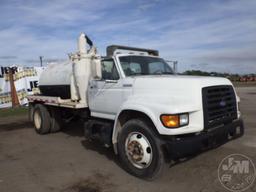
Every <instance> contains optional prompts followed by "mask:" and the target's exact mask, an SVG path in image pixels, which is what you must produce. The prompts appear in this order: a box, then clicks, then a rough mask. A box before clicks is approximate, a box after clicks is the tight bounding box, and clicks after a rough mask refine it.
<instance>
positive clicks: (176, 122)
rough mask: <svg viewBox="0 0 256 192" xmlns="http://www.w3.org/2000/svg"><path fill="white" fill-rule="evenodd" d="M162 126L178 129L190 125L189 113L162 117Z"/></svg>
mask: <svg viewBox="0 0 256 192" xmlns="http://www.w3.org/2000/svg"><path fill="white" fill-rule="evenodd" d="M160 119H161V122H162V124H163V125H164V126H165V127H167V128H178V127H182V126H185V125H188V123H189V116H188V113H183V114H175V115H161V116H160Z"/></svg>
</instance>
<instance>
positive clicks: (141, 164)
mask: <svg viewBox="0 0 256 192" xmlns="http://www.w3.org/2000/svg"><path fill="white" fill-rule="evenodd" d="M125 149H126V155H127V157H128V160H129V161H130V162H131V163H132V165H134V166H135V167H137V168H139V169H143V168H146V167H148V166H149V165H150V164H151V161H152V157H153V153H152V147H151V144H150V143H149V141H148V139H147V138H146V137H145V136H144V135H143V134H141V133H138V132H132V133H130V134H129V135H128V137H127V139H126V142H125Z"/></svg>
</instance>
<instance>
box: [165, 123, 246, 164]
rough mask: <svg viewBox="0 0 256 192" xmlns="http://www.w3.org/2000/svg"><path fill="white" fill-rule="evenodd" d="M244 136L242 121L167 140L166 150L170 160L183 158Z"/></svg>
mask: <svg viewBox="0 0 256 192" xmlns="http://www.w3.org/2000/svg"><path fill="white" fill-rule="evenodd" d="M243 134H244V125H243V121H242V119H238V120H235V121H233V122H232V123H229V124H226V125H222V126H220V127H217V128H214V129H210V130H207V131H202V132H200V133H197V134H187V135H179V136H175V137H172V138H168V139H167V138H165V139H164V142H165V149H166V150H167V153H168V155H169V157H170V158H174V159H176V158H182V157H186V156H189V155H194V154H196V153H199V152H202V151H204V150H207V149H211V148H214V147H218V146H220V145H222V144H224V143H226V142H227V141H230V140H233V139H236V138H238V137H241V136H242V135H243Z"/></svg>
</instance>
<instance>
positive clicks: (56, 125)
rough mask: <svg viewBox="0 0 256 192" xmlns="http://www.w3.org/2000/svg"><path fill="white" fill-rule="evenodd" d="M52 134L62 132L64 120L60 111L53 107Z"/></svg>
mask: <svg viewBox="0 0 256 192" xmlns="http://www.w3.org/2000/svg"><path fill="white" fill-rule="evenodd" d="M50 110H51V128H50V130H51V133H55V132H58V131H60V130H61V127H62V119H61V115H60V110H59V109H57V108H55V107H52V108H51V109H50Z"/></svg>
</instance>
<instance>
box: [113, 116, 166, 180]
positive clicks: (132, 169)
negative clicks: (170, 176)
mask: <svg viewBox="0 0 256 192" xmlns="http://www.w3.org/2000/svg"><path fill="white" fill-rule="evenodd" d="M153 128H154V127H152V126H150V125H149V124H147V123H146V122H145V121H144V120H141V119H132V120H129V121H127V122H126V123H125V124H124V126H123V127H122V130H121V132H120V134H119V137H118V153H119V156H120V159H121V162H122V164H123V167H124V169H126V170H127V171H128V172H129V173H131V174H132V175H135V176H137V177H140V178H144V179H150V180H152V179H154V178H156V177H157V176H158V175H159V174H160V173H161V171H162V169H163V167H164V165H165V160H164V154H163V150H162V149H161V142H160V140H159V139H158V137H157V134H156V133H155V132H154V130H153Z"/></svg>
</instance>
